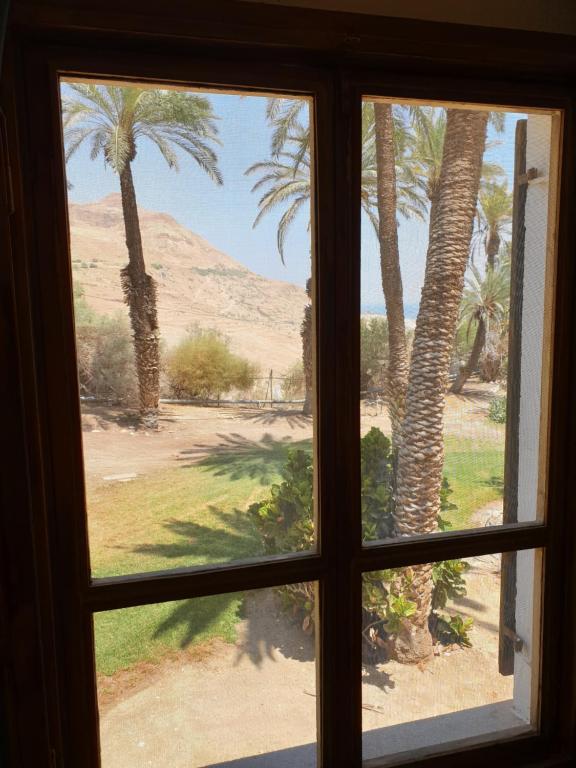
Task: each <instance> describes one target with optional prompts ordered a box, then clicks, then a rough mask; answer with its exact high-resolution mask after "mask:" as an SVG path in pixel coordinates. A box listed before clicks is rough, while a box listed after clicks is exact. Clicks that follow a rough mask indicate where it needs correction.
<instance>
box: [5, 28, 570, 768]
mask: <svg viewBox="0 0 576 768" xmlns="http://www.w3.org/2000/svg"><path fill="white" fill-rule="evenodd" d="M79 39H80V38H79ZM90 40H91V39H89V42H88V45H87V48H86V50H85V51H84V52H82V51H80V50H79V49H78V48H75V47H72V46H70V47H69V46H68V45H66V44H59V45H57V46H55V47H54V48H43V47H39V48H38V50H37V51H36V52H35V53H34V56H33V57H32V54H30V55H29V57H28V58H26V57H25V59H26V61H27V64H26V66H27V69H26V73H27V74H26V88H25V93H24V95H23V97H22V104H21V105H20V106H19V112H18V114H19V116H20V119H21V121H22V124H23V126H24V127H25V128H23V130H25V132H26V137H27V138H26V142H28V146H29V147H33V148H34V153H36V154H35V156H36V155H38V154H39V156H40V157H41V158H42V165H41V167H42V169H43V171H42V172H41V173H40V174H39V176H38V178H35V180H34V184H30V181H29V180H28V181H25V182H24V190H23V193H22V194H23V199H25V200H26V201H27V202H28V203H29V207H30V209H31V210H34V212H35V215H34V217H33V218H31V219H30V220H29V221H26V231H27V232H28V233H29V238H28V239H29V245H28V248H29V250H28V253H27V257H28V259H29V264H30V283H29V285H30V289H31V294H32V301H33V306H34V313H35V320H34V323H35V324H34V330H35V334H36V339H37V357H36V358H35V359H36V363H37V365H38V380H37V381H38V383H37V387H36V391H37V394H38V397H39V399H40V430H39V435H40V436H41V439H42V453H43V456H44V457H45V458H49V464H47V465H46V473H47V474H46V483H45V486H44V487H45V492H46V498H47V509H48V515H47V517H48V523H47V530H46V534H47V539H48V542H49V554H50V558H51V559H50V565H49V573H50V577H51V589H53V593H51V594H53V599H54V611H53V616H54V628H55V644H56V648H57V651H56V653H55V654H54V658H55V660H56V673H57V676H58V681H59V690H58V704H59V706H60V708H61V712H62V719H61V727H62V734H63V739H62V763H63V765H83V766H84V765H86V766H94V768H96V766H102V768H117V767H118V768H120V766H123V767H124V766H127V767H128V768H129V767H130V766H134V767H135V766H140V765H150V766H160V765H164V764H166V763H167V762H168V763H170V764H171V765H174V766H178V765H182V766H184V765H186V766H197V768H202V767H203V766H221V767H223V766H238V768H242V766H255V768H258V766H262V767H264V766H269V767H270V768H272V766H278V765H286V766H310V768H312V767H313V766H316V765H318V766H323V767H324V768H332V767H334V768H336V767H337V766H354V765H356V766H359V765H361V764H362V763H363V762H364V763H365V764H366V765H370V766H372V765H374V766H376V765H401V764H406V763H409V764H418V765H420V764H422V765H435V764H437V761H438V760H442V761H444V762H447V763H448V764H449V765H450V764H453V761H454V764H455V761H458V762H461V761H462V760H465V761H466V762H467V763H468V764H469V765H483V764H485V763H486V762H487V761H488V760H493V761H494V762H495V764H501V765H504V764H506V765H518V766H521V765H524V764H527V760H528V758H530V759H535V760H539V759H541V758H542V759H543V758H544V757H546V756H548V755H550V754H551V749H550V743H551V740H553V739H559V738H560V736H559V734H560V733H561V728H563V727H565V722H566V720H565V718H566V716H567V711H566V712H563V711H561V710H562V707H564V705H565V704H566V703H567V702H569V701H570V692H569V691H567V689H566V687H565V686H566V680H565V679H564V680H563V676H562V670H561V667H560V664H559V663H557V661H556V660H555V658H554V653H553V647H554V643H555V642H556V638H557V632H558V630H557V627H558V623H559V622H561V621H562V620H563V619H566V613H565V612H564V610H563V606H562V605H561V600H560V596H559V592H560V591H561V589H562V583H563V579H566V584H568V583H571V582H569V575H570V570H569V565H570V563H569V558H568V557H567V556H566V552H565V550H564V549H563V546H564V544H566V537H567V535H568V534H569V532H570V530H571V529H570V527H569V525H568V523H567V519H568V509H569V505H568V504H567V503H566V500H564V499H563V496H562V494H561V493H560V490H559V486H558V484H555V483H556V481H558V479H559V478H561V477H562V474H561V470H562V471H563V472H565V468H566V466H568V458H567V457H566V456H562V446H563V442H562V441H563V439H564V438H563V435H564V433H563V432H562V429H563V428H564V427H563V425H562V423H561V420H562V414H563V413H565V411H563V410H562V407H560V406H559V405H558V400H557V399H556V398H557V397H558V396H559V394H562V393H564V394H565V395H566V393H567V389H566V388H565V387H564V385H563V383H562V382H563V376H564V377H565V376H566V368H563V367H562V362H561V358H560V357H559V354H560V352H565V350H566V341H565V339H564V337H563V336H562V333H565V332H566V329H567V317H568V314H567V309H566V301H567V291H568V288H567V285H568V283H567V282H566V276H567V275H568V276H569V274H570V273H569V272H567V271H566V270H568V267H567V258H568V257H567V255H566V254H567V253H568V252H569V250H568V245H569V239H568V235H567V234H566V233H567V226H566V224H565V223H564V222H565V219H566V210H567V208H566V206H567V204H568V191H567V189H568V188H567V187H566V182H565V179H566V174H565V173H563V172H562V168H564V167H565V165H566V162H567V157H568V154H567V153H568V151H569V147H570V141H571V134H570V130H571V128H570V126H571V120H572V113H571V103H570V101H569V100H568V99H567V98H566V96H565V94H563V93H562V92H560V91H558V92H554V93H553V95H551V96H550V95H546V96H542V97H539V96H534V95H533V93H532V91H531V90H530V89H526V88H524V87H522V86H520V85H519V86H518V87H512V86H511V85H509V84H507V83H505V82H503V83H490V84H489V87H487V85H486V83H485V82H482V81H480V79H479V78H478V76H477V74H475V73H474V72H472V71H469V72H468V71H467V72H466V73H465V77H464V76H463V79H462V80H461V81H455V80H450V79H448V78H446V77H445V76H443V74H442V72H441V71H439V70H434V71H433V72H431V73H430V75H429V78H428V80H426V81H423V80H422V78H421V71H422V70H420V71H419V72H420V74H419V73H418V72H417V73H416V74H413V75H412V74H408V72H409V70H410V68H409V67H406V68H405V71H403V72H402V73H401V74H400V73H396V74H394V72H393V71H392V70H390V71H386V72H379V73H377V72H376V71H375V70H374V71H372V70H370V69H369V67H365V66H363V65H362V63H361V62H353V63H352V64H351V66H350V68H349V69H348V70H347V71H346V72H345V73H343V72H340V71H338V72H336V71H335V70H333V69H332V68H331V64H330V62H329V61H328V60H327V59H326V60H324V59H323V58H322V56H320V57H317V58H314V60H313V63H312V64H310V65H306V66H305V65H304V64H303V62H302V61H301V60H300V58H301V57H299V56H297V55H293V54H291V53H290V52H284V54H282V55H280V54H274V55H272V52H267V51H266V49H265V48H257V49H255V50H256V53H254V57H255V58H254V59H251V58H250V56H247V57H245V58H244V59H243V58H242V57H241V56H240V55H239V54H238V52H237V51H236V50H235V49H234V48H233V47H232V48H229V47H223V48H222V50H220V48H218V47H217V46H216V47H215V48H214V50H209V51H208V50H207V51H206V52H205V54H203V53H202V51H200V50H197V51H195V52H194V55H191V53H190V50H188V49H187V48H186V46H185V45H184V46H182V48H180V47H179V44H175V46H174V48H169V47H163V46H159V50H158V51H156V53H154V54H152V53H150V52H145V51H144V50H143V49H142V48H140V47H139V45H140V44H135V46H134V48H132V47H129V46H127V47H126V50H125V51H124V52H123V53H118V52H116V51H115V50H113V49H112V47H111V48H110V50H107V51H105V52H104V51H102V50H100V49H99V48H97V46H94V45H93V42H90ZM268 53H270V55H269V56H268ZM258 57H260V58H259V60H258ZM304 58H306V57H304ZM262 60H264V61H265V64H266V66H262ZM39 83H41V84H42V86H43V87H40V85H39ZM22 162H23V167H26V166H25V162H27V161H25V160H23V161H22ZM46 169H48V170H46ZM562 184H564V186H562ZM48 199H49V200H51V201H53V203H52V205H51V207H50V209H48V208H47V206H46V204H45V202H46V200H48ZM56 310H58V311H56ZM40 384H41V386H40ZM563 387H564V388H563ZM566 408H567V406H566ZM555 462H556V464H555ZM559 473H560V474H559ZM558 691H560V692H561V695H556V694H557V692H558Z"/></svg>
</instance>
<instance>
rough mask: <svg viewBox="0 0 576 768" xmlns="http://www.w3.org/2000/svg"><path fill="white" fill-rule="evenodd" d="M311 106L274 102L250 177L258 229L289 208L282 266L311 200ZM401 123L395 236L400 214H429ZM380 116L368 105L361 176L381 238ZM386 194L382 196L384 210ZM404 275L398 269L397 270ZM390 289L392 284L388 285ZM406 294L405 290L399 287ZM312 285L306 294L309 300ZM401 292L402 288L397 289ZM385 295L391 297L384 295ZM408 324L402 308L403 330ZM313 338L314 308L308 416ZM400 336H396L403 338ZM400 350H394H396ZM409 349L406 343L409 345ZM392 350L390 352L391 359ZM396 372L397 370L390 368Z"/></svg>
mask: <svg viewBox="0 0 576 768" xmlns="http://www.w3.org/2000/svg"><path fill="white" fill-rule="evenodd" d="M305 104H306V102H305V101H304V100H290V99H281V98H274V99H269V101H268V107H267V117H268V120H269V121H270V123H271V124H272V126H273V133H272V139H271V159H270V160H266V161H264V162H259V163H254V165H252V166H250V168H248V169H247V170H246V173H247V174H253V173H257V174H260V178H259V179H258V181H257V182H256V183H255V184H254V186H253V188H252V191H258V190H264V194H263V195H262V197H261V198H260V200H259V201H258V207H259V212H258V215H257V217H256V219H255V220H254V226H257V225H258V224H259V222H260V221H261V219H262V217H263V216H265V215H267V214H269V213H270V212H272V211H273V210H274V209H276V208H277V207H280V208H284V212H283V214H282V216H281V217H280V220H279V222H278V229H277V246H278V252H279V253H280V258H281V260H282V263H284V244H285V239H286V234H287V232H288V230H289V228H290V226H291V224H292V222H293V221H294V219H295V218H296V215H297V214H298V212H299V211H300V209H301V208H302V207H303V206H304V205H305V204H307V205H308V204H309V201H310V129H309V126H308V125H304V124H303V123H302V122H301V121H300V115H301V112H302V110H303V108H304V105H305ZM402 128H403V126H402V123H401V121H398V120H397V119H395V120H394V124H393V129H394V137H395V141H396V142H397V145H399V146H400V150H399V151H398V152H397V153H396V158H394V157H392V159H391V160H390V159H389V162H396V163H397V164H398V165H399V169H400V173H398V174H396V173H394V176H395V178H396V186H397V193H396V196H395V200H396V203H395V205H394V206H392V205H389V206H387V208H386V210H387V211H392V218H393V220H394V231H395V229H396V214H397V212H398V213H400V214H401V215H403V216H410V215H419V216H421V215H422V213H423V210H424V206H423V204H422V201H421V198H420V197H419V195H418V194H416V193H415V192H414V189H413V185H412V182H411V179H408V178H407V177H406V176H405V174H404V173H403V172H402V165H401V163H402V158H403V157H404V156H405V149H404V144H405V140H406V134H405V132H403V130H402ZM375 132H376V131H375V115H374V107H373V105H372V104H371V103H369V102H366V103H365V104H364V105H363V108H362V148H361V150H362V177H361V205H362V210H363V211H364V213H365V214H366V215H367V216H368V218H369V220H370V221H371V223H372V225H373V227H374V229H375V230H376V233H377V234H379V228H380V224H379V217H378V215H377V214H376V213H375V211H376V209H377V207H378V205H377V198H378V193H377V186H378V178H379V168H381V160H380V159H379V157H378V150H377V148H376V141H375ZM383 200H384V195H383V194H382V195H381V197H380V207H381V208H382V210H384V208H383V206H382V201H383ZM398 270H399V267H398ZM387 285H388V283H387ZM400 289H401V286H400ZM309 290H310V286H309V285H308V286H307V292H308V295H309V296H310V292H309ZM396 292H397V287H396ZM385 295H386V294H385ZM403 325H404V320H403V308H402V328H403ZM311 333H312V314H311V307H310V306H307V307H306V309H305V318H304V321H303V324H302V329H301V335H302V342H303V366H304V374H305V384H306V397H305V402H304V409H303V411H304V413H308V414H309V413H311V409H312V357H311V353H312V348H313V346H312V339H311V337H310V338H308V334H311ZM398 336H399V334H397V336H396V337H397V338H398ZM395 349H396V348H394V351H395ZM404 349H405V342H404ZM392 354H393V350H391V358H392ZM391 368H395V367H394V366H392V365H391Z"/></svg>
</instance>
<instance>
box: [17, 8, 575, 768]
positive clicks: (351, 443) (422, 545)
mask: <svg viewBox="0 0 576 768" xmlns="http://www.w3.org/2000/svg"><path fill="white" fill-rule="evenodd" d="M189 5H190V4H189V3H184V2H182V3H180V2H176V0H171V1H170V2H168V4H167V5H166V6H165V7H164V9H163V14H162V16H161V17H160V16H159V15H158V13H157V10H158V8H157V4H152V3H149V2H147V1H146V2H140V3H136V2H133V0H117V2H116V3H108V0H104V4H102V2H100V3H99V4H96V3H95V2H94V3H92V7H90V5H89V4H86V5H85V6H83V7H82V8H78V7H76V6H74V5H71V4H70V3H66V2H65V3H60V4H38V5H34V4H33V3H28V2H23V0H20V2H17V3H16V7H15V13H14V26H13V44H14V49H13V53H12V61H13V66H14V68H15V69H14V70H13V74H12V77H13V78H15V79H13V81H12V82H18V83H19V90H18V93H17V99H18V110H17V112H18V114H17V117H18V122H19V127H18V130H19V134H18V135H19V140H20V143H21V146H22V156H21V158H20V159H19V161H18V163H17V165H18V167H17V168H16V169H15V180H16V187H17V188H18V189H20V188H22V193H21V194H17V195H16V200H17V209H18V216H19V217H20V219H21V221H22V232H20V233H19V238H18V243H17V244H16V245H17V249H16V253H15V261H16V262H18V263H19V269H18V274H17V275H16V291H17V295H18V296H19V297H22V296H26V295H27V293H28V290H30V293H31V297H32V301H31V304H30V309H31V312H32V314H33V318H32V320H31V319H30V317H29V316H28V309H29V307H28V304H27V299H26V300H25V301H24V302H23V304H22V305H21V306H19V307H16V312H17V320H16V321H15V322H14V324H15V326H16V327H17V329H18V330H19V332H21V333H22V332H23V333H24V335H26V334H28V335H29V336H30V338H32V337H33V338H34V342H35V345H36V348H35V349H33V348H32V345H31V344H30V345H29V347H27V348H26V354H27V355H29V356H30V358H31V359H32V360H33V362H34V364H35V367H36V370H32V369H28V370H24V371H23V378H24V379H25V387H24V388H23V392H24V395H23V404H24V407H25V408H26V409H28V410H29V412H30V413H32V414H35V413H36V407H37V403H36V399H38V401H39V403H38V406H39V411H40V421H39V422H38V423H36V422H35V420H34V418H31V419H30V421H29V422H28V423H27V424H26V426H25V434H26V437H27V438H28V439H29V445H30V446H34V445H35V443H36V444H37V445H38V446H39V451H38V453H39V456H40V457H41V458H42V460H43V461H44V465H45V466H44V470H45V471H44V472H43V473H40V472H39V473H38V474H37V475H36V476H35V480H34V482H36V483H37V485H38V487H36V488H33V481H31V480H30V479H29V478H27V477H25V476H24V474H21V475H20V476H19V477H20V480H22V481H23V482H24V485H27V487H28V488H30V489H32V490H34V491H35V492H36V495H34V496H33V503H32V518H33V523H32V525H33V529H34V536H35V537H36V538H35V540H34V543H35V545H38V544H41V545H42V546H43V547H45V548H46V545H47V537H46V528H48V529H49V544H50V548H51V550H50V551H51V554H52V562H51V571H49V572H47V575H48V576H52V577H53V584H50V583H48V581H47V582H46V583H45V584H43V585H42V586H43V591H42V594H41V595H35V594H33V593H30V595H31V597H30V600H31V604H32V605H33V606H34V607H35V608H40V609H41V611H42V612H43V616H44V618H45V619H46V621H47V622H48V624H50V622H51V621H52V619H53V623H52V627H53V628H54V629H55V635H56V643H57V653H54V652H53V651H50V650H49V646H50V642H49V638H50V636H51V630H50V628H49V627H47V626H45V627H43V628H42V629H38V630H37V631H38V632H39V633H41V634H42V640H43V641H45V640H46V638H48V642H47V646H48V650H49V654H50V653H51V655H52V658H53V659H57V660H58V664H59V672H60V674H59V682H60V688H61V699H60V701H61V704H62V709H63V713H62V719H61V720H62V723H63V728H64V736H65V738H64V740H63V751H61V752H60V751H58V755H57V761H58V762H60V763H61V764H62V766H65V767H66V768H67V767H68V766H70V768H72V767H74V768H76V766H78V765H81V766H82V768H97V766H98V757H97V752H98V733H97V728H96V722H97V707H96V698H95V686H87V685H86V682H87V681H89V680H91V679H92V680H93V679H94V648H93V632H92V612H93V611H96V610H107V609H113V608H119V607H125V606H128V605H137V604H141V603H142V602H149V601H152V602H155V601H161V600H169V599H176V598H177V597H192V596H194V595H197V594H214V593H215V592H221V591H232V590H236V589H248V588H258V587H259V586H271V585H273V584H279V583H282V582H283V583H286V582H290V581H292V582H293V581H300V580H304V579H306V580H308V579H314V580H317V581H319V582H320V591H321V598H320V614H321V629H320V633H319V647H320V649H321V661H320V665H319V668H320V690H321V694H322V696H321V697H320V699H321V703H320V705H319V706H320V710H319V713H320V717H319V720H320V750H321V759H320V763H321V765H322V767H323V768H340V767H342V768H345V767H346V768H348V766H354V765H356V766H358V765H359V764H360V750H361V742H360V729H361V710H360V700H361V677H360V672H361V649H360V631H359V626H360V600H361V591H360V578H361V572H362V571H365V570H370V569H376V568H382V567H391V566H394V567H400V566H402V565H408V564H413V563H418V562H430V561H434V560H438V559H446V558H449V557H456V556H472V555H477V554H487V553H492V552H502V551H514V550H518V549H528V548H545V549H546V557H545V593H544V619H543V656H542V735H541V736H540V737H534V738H525V739H520V740H518V741H514V742H511V743H504V744H493V745H489V746H484V747H478V748H475V749H472V750H470V751H467V752H466V761H467V764H469V765H478V766H480V765H485V764H486V763H487V762H488V763H489V762H492V763H493V764H494V765H510V766H518V768H519V767H520V766H527V765H529V764H530V763H534V764H539V765H544V763H543V762H542V760H543V758H544V756H550V757H551V756H552V754H553V751H554V750H555V751H557V752H558V754H560V753H562V756H563V758H565V757H566V756H567V755H569V754H574V749H575V746H576V743H575V733H574V723H575V722H576V677H575V676H576V665H575V661H574V653H573V648H572V643H573V638H574V634H575V632H576V612H575V611H574V605H575V604H576V557H575V555H576V552H575V547H576V530H575V526H576V521H575V515H574V504H573V500H572V498H571V495H570V489H569V487H568V483H567V482H566V479H567V478H571V477H573V476H574V475H575V474H576V473H575V469H576V455H575V451H576V448H575V447H574V442H573V438H572V436H573V434H574V431H575V430H576V408H575V396H574V387H573V380H574V375H575V374H576V371H575V370H574V359H576V354H575V352H576V350H575V348H574V338H575V337H574V330H573V329H574V327H576V315H575V311H576V308H575V305H576V302H574V296H573V291H574V285H575V284H576V281H575V278H576V272H575V263H576V258H574V253H575V251H576V243H575V235H574V231H573V226H572V221H573V210H574V208H575V207H576V189H575V176H574V172H573V169H574V167H576V166H575V164H574V142H575V141H576V136H575V131H574V124H573V117H572V116H573V110H574V104H573V102H572V101H571V94H572V89H573V78H574V75H575V74H576V53H575V52H574V48H573V38H565V37H563V36H561V35H535V34H532V33H513V32H509V31H502V30H480V29H478V28H470V27H463V26H460V25H442V24H433V23H423V22H407V21H403V20H394V21H391V20H388V19H383V18H372V17H366V16H355V15H350V14H331V13H322V12H315V11H299V10H298V11H296V10H294V9H280V8H271V7H269V6H265V7H262V6H257V5H251V4H244V3H241V4H238V3H230V2H226V3H218V4H217V5H216V6H214V8H204V9H202V10H198V9H194V11H193V13H191V12H190V8H189ZM344 69H345V70H346V71H344ZM62 70H66V71H74V72H83V73H88V72H92V73H94V74H96V75H109V76H118V77H120V76H124V77H128V78H130V77H134V78H136V77H146V76H147V77H149V78H152V79H155V80H158V78H163V79H164V80H165V81H170V80H172V81H174V80H176V81H179V82H182V83H184V82H186V83H189V82H191V80H190V78H191V77H192V75H191V74H190V73H191V72H193V73H194V74H193V78H194V80H193V82H196V83H198V82H203V83H205V84H206V85H217V84H219V85H221V86H225V85H226V86H229V87H247V88H255V89H264V90H267V89H270V90H281V91H286V92H303V91H304V92H308V93H312V94H315V95H316V100H317V101H316V118H317V126H318V144H317V152H316V172H317V188H318V200H319V202H317V208H316V219H317V225H316V227H317V230H316V231H317V238H318V241H317V256H316V266H315V282H316V286H315V290H316V310H315V311H316V318H315V320H316V329H317V340H318V344H317V360H318V382H317V389H318V392H319V401H318V410H317V443H316V452H317V453H316V455H317V498H318V509H319V512H320V517H321V519H320V524H319V543H320V553H319V554H317V555H310V556H303V557H289V558H286V559H284V560H281V561H276V562H261V563H258V564H253V563H250V564H246V563H244V564H235V565H233V566H231V567H229V568H228V567H226V566H223V567H221V568H215V569H200V570H194V571H192V570H190V571H186V572H183V571H174V572H168V573H163V574H162V575H158V574H145V575H131V576H128V577H122V578H121V579H109V580H100V581H98V582H94V583H91V582H90V577H89V564H88V551H87V539H86V529H85V517H84V493H83V490H84V489H83V479H82V461H81V440H80V429H79V425H80V415H79V407H78V392H77V385H76V370H75V365H74V356H73V349H74V335H73V328H72V321H71V316H72V315H71V312H72V301H71V282H70V264H69V259H68V254H67V221H66V190H65V186H64V177H63V173H62V168H63V158H62V150H61V141H60V123H59V104H58V100H57V91H56V77H57V73H58V71H62ZM14 73H16V75H15V74H14ZM25 81H26V82H27V85H26V89H22V90H20V89H21V86H22V84H23V83H24V82H25ZM24 91H26V92H24ZM363 93H364V94H368V93H370V94H381V95H385V96H389V97H400V98H421V99H425V100H427V101H430V100H431V99H440V100H447V99H449V100H454V101H464V102H468V103H498V104H521V105H523V106H531V107H537V106H545V107H548V108H552V109H564V110H565V116H566V120H565V126H566V131H565V137H564V154H563V164H562V170H563V181H562V195H561V211H560V227H559V231H560V240H559V267H558V272H559V275H558V282H557V287H556V308H555V313H556V314H555V318H556V320H555V323H556V324H555V348H556V356H555V358H554V376H553V384H552V387H553V389H552V400H553V407H552V416H551V447H550V456H549V487H550V491H549V501H548V517H547V521H546V523H545V524H544V525H522V526H517V527H514V528H506V527H504V528H501V529H491V530H482V531H468V532H453V533H449V534H439V535H437V536H433V537H428V538H426V537H423V538H422V539H412V540H405V541H399V542H386V543H376V544H374V545H370V546H367V547H365V548H364V549H362V548H361V546H360V494H359V434H360V428H359V427H360V425H359V403H358V391H359V387H358V378H359V334H358V324H359V316H360V303H359V274H360V271H359V269H360V267H359V255H360V254H359V252H360V248H359V243H360V239H359V232H360V230H359V226H360V205H359V197H358V190H359V162H360V160H359V151H358V148H359V139H358V129H359V121H358V118H359V99H360V97H361V95H362V94H363ZM16 130H17V129H16V126H15V125H14V127H13V128H12V132H13V133H14V134H15V133H16ZM47 200H49V201H50V205H49V206H47V205H46V201H47ZM24 211H26V212H27V213H28V215H26V216H24ZM30 211H33V213H34V215H33V216H31V215H29V213H30ZM26 269H29V272H30V276H28V274H27V272H26ZM55 307H56V308H57V310H58V311H55ZM10 354H11V356H12V358H14V357H15V356H16V352H15V350H13V349H12V350H11V351H10ZM12 459H13V463H14V465H16V456H14V457H12ZM44 500H45V501H46V517H44V507H43V504H44ZM46 554H47V549H46ZM43 557H44V558H45V560H44V561H43V560H42V558H43ZM39 561H40V562H41V563H43V565H47V564H48V560H47V558H46V557H45V555H42V554H41V553H39V550H38V549H36V551H35V553H32V552H30V553H29V555H28V558H27V559H26V562H25V563H23V564H22V569H24V570H25V569H26V568H34V567H36V565H37V564H38V562H39ZM22 584H24V582H22ZM52 589H53V591H52ZM25 591H26V590H25V588H24V586H22V585H21V586H20V587H18V592H17V596H20V597H21V598H22V599H26V594H25ZM52 595H53V596H54V598H55V599H54V602H55V607H54V609H53V608H52V605H51V602H50V599H51V596H52ZM33 673H34V675H36V680H37V682H38V685H39V687H40V689H41V690H42V691H43V694H46V695H48V694H49V693H51V692H53V691H54V689H55V687H56V686H55V684H47V683H46V681H45V680H42V679H41V675H40V672H39V671H33ZM21 709H22V707H21ZM24 714H25V713H24V712H20V716H23V715H24ZM87 724H90V725H91V726H92V727H88V728H87ZM49 749H51V748H48V747H40V748H39V749H38V752H37V758H36V761H35V762H34V763H32V762H30V761H28V762H26V761H25V760H23V761H22V763H21V765H22V768H27V767H28V765H34V768H39V767H40V766H41V767H42V768H43V767H44V766H48V765H50V763H51V761H52V759H53V758H52V756H51V754H50V752H49ZM440 761H442V763H440ZM461 761H462V756H461V755H458V754H446V755H444V756H442V757H441V758H437V757H433V758H428V759H425V760H423V761H421V762H419V763H416V762H413V763H412V764H414V765H418V764H420V765H422V766H424V765H428V766H436V765H440V764H442V766H443V768H445V767H447V766H450V765H456V764H459V763H460V762H461ZM551 764H553V763H551Z"/></svg>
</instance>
